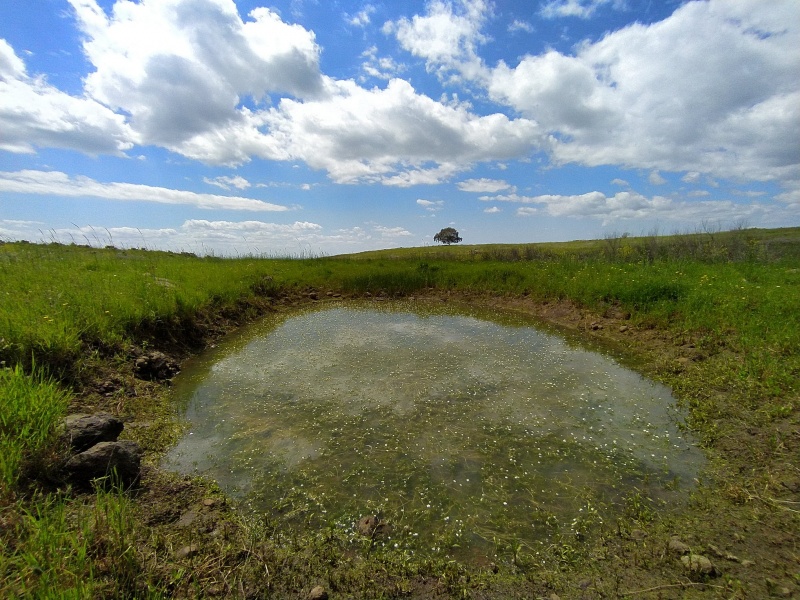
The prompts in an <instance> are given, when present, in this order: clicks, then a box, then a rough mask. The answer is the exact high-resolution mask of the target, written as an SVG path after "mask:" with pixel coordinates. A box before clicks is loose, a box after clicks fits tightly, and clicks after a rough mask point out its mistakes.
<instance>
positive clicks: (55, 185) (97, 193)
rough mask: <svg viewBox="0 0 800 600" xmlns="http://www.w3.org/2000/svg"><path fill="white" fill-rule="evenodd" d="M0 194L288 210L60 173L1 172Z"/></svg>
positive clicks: (256, 202) (246, 200) (245, 200)
mask: <svg viewBox="0 0 800 600" xmlns="http://www.w3.org/2000/svg"><path fill="white" fill-rule="evenodd" d="M0 192H8V193H16V194H36V195H41V196H62V197H70V198H80V197H86V196H90V197H94V198H103V199H104V200H118V201H125V202H157V203H159V204H180V205H188V206H194V207H196V208H203V209H217V210H247V211H256V212H270V211H286V210H289V208H288V207H286V206H281V205H279V204H271V203H269V202H263V201H261V200H255V199H252V198H242V197H239V196H217V195H215V194H198V193H196V192H190V191H187V190H174V189H169V188H163V187H154V186H149V185H140V184H134V183H100V182H98V181H95V180H94V179H90V178H88V177H70V176H69V175H67V174H66V173H61V172H60V171H32V170H25V171H16V172H7V171H0Z"/></svg>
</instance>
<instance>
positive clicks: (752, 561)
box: [742, 559, 756, 567]
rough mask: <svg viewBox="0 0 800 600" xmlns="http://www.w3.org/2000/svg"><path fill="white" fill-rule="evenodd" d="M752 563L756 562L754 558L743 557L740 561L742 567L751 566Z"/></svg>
mask: <svg viewBox="0 0 800 600" xmlns="http://www.w3.org/2000/svg"><path fill="white" fill-rule="evenodd" d="M754 564H756V563H755V561H754V560H747V559H745V560H743V561H742V566H743V567H752V566H753V565H754Z"/></svg>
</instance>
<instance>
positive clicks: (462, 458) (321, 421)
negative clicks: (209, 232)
mask: <svg viewBox="0 0 800 600" xmlns="http://www.w3.org/2000/svg"><path fill="white" fill-rule="evenodd" d="M175 391H176V395H177V398H178V399H179V402H182V403H183V404H182V406H183V407H184V408H185V414H186V418H187V420H188V421H189V424H190V430H189V433H188V434H187V435H186V436H185V437H184V438H183V440H182V441H181V442H180V443H179V444H178V445H177V447H176V448H175V449H174V450H173V451H172V452H171V453H170V454H169V455H168V456H167V458H166V461H165V462H166V466H167V467H168V468H171V469H174V470H178V471H181V472H184V473H192V474H202V475H205V476H208V477H212V478H214V479H215V480H217V481H218V482H219V483H220V485H221V486H222V487H223V488H224V489H226V490H227V491H228V492H229V493H230V494H231V495H233V496H234V497H237V498H239V499H241V501H242V503H243V504H244V505H246V506H247V507H249V508H250V509H251V510H253V511H256V512H257V513H260V514H264V515H265V517H266V518H268V519H269V520H271V521H273V522H277V523H280V524H281V526H286V527H291V528H299V529H303V528H325V527H333V528H343V529H346V530H349V531H352V529H353V523H354V522H355V521H357V520H358V518H359V517H360V516H362V515H364V514H377V515H380V516H381V518H383V519H385V520H386V521H387V522H389V523H390V524H391V526H392V528H391V531H390V532H389V533H388V535H386V536H384V537H382V538H381V540H380V541H379V543H382V544H391V545H393V546H396V547H398V548H407V549H408V550H409V551H414V552H433V553H438V552H446V553H451V554H458V555H459V556H460V557H461V558H468V557H470V556H473V555H475V554H476V553H477V554H481V553H483V554H486V553H491V552H492V549H493V548H495V547H496V546H497V545H498V544H502V545H504V546H505V547H508V545H509V544H511V545H516V546H517V547H519V546H520V545H524V546H525V547H527V548H528V549H529V550H530V551H533V552H534V554H535V548H537V547H540V546H542V545H543V544H547V543H548V540H551V539H554V537H555V536H564V535H568V534H570V533H571V534H574V535H575V536H576V537H577V538H578V539H580V538H581V537H583V536H584V535H585V534H586V533H587V532H588V531H589V530H591V529H592V528H593V527H595V526H597V525H599V524H601V523H603V521H604V520H605V519H609V518H613V515H614V514H615V511H616V512H621V511H622V510H624V507H625V502H626V498H629V497H630V496H631V495H632V494H644V496H645V497H650V498H660V499H663V500H668V499H672V498H675V497H677V495H678V494H680V493H681V492H680V488H681V484H690V483H691V482H692V481H693V479H694V477H695V475H696V474H697V471H698V469H699V468H700V467H701V466H702V463H703V456H702V454H701V452H700V451H699V450H697V449H696V448H695V447H693V446H692V445H691V443H690V442H689V441H687V440H686V439H685V438H684V436H683V434H682V433H681V432H680V429H679V427H678V419H677V418H676V417H677V415H676V414H675V412H674V399H673V398H672V397H671V395H670V392H669V390H668V389H667V388H666V387H664V386H662V385H660V384H656V383H654V382H652V381H649V380H647V379H645V378H643V377H641V376H640V375H638V374H637V373H635V372H633V371H631V370H629V369H626V368H625V367H623V366H621V365H620V364H618V363H617V362H615V361H614V360H612V359H611V358H609V357H607V356H604V355H602V354H599V353H597V352H591V351H588V350H585V349H583V348H580V347H575V346H573V345H571V344H570V343H568V342H567V341H566V340H564V339H562V338H560V337H558V336H554V335H551V334H548V333H544V332H542V331H540V330H537V329H536V328H534V327H533V326H532V324H531V323H530V322H529V321H525V320H524V319H522V318H520V317H516V316H511V315H496V314H495V315H491V316H487V315H484V314H474V313H464V312H458V311H457V310H453V309H450V308H438V307H437V308H436V309H433V308H431V307H427V308H426V307H424V306H423V307H420V306H418V305H415V304H412V303H370V304H361V305H358V304H341V305H338V306H335V307H333V308H331V307H330V306H328V307H327V308H322V309H316V310H308V311H305V312H300V313H297V314H295V315H292V316H289V317H285V316H284V317H273V318H269V319H267V320H265V321H264V322H262V323H261V324H259V325H258V326H256V327H254V328H251V329H249V330H247V331H246V332H243V333H241V334H240V335H238V336H236V337H235V338H232V339H231V340H230V341H229V342H228V343H227V344H225V345H223V346H220V347H219V348H217V349H215V350H214V351H212V352H210V353H209V354H208V355H207V356H205V357H202V358H200V359H199V360H197V361H196V362H195V363H194V364H193V365H191V366H190V367H189V368H188V369H187V370H186V371H184V373H182V374H181V375H180V376H179V378H178V379H177V380H176V386H175ZM615 507H616V508H615Z"/></svg>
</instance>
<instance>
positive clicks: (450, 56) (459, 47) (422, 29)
mask: <svg viewBox="0 0 800 600" xmlns="http://www.w3.org/2000/svg"><path fill="white" fill-rule="evenodd" d="M490 13H491V4H490V3H489V2H488V0H454V1H450V0H429V2H428V3H427V5H426V14H425V15H414V16H413V17H412V18H411V19H408V18H405V17H403V18H401V19H399V20H398V21H395V22H389V23H386V24H385V25H384V27H383V30H384V33H387V34H394V35H395V36H396V37H397V41H398V42H400V45H401V46H402V47H403V48H404V49H405V50H407V51H408V52H410V53H411V54H413V55H414V56H417V57H419V58H423V59H425V61H426V65H427V68H428V70H429V71H432V72H436V73H437V74H438V75H439V77H441V78H442V79H448V78H449V79H452V78H453V77H455V75H454V72H458V73H461V74H463V75H465V76H466V77H467V78H468V79H475V78H476V77H477V76H478V75H479V74H480V73H481V72H482V71H483V69H484V66H483V62H482V61H481V59H480V58H479V56H478V47H479V46H481V45H482V44H485V43H486V42H488V41H489V38H488V37H487V36H486V35H484V34H483V33H482V32H481V28H482V27H483V24H484V23H485V21H486V20H487V18H488V17H489V15H490Z"/></svg>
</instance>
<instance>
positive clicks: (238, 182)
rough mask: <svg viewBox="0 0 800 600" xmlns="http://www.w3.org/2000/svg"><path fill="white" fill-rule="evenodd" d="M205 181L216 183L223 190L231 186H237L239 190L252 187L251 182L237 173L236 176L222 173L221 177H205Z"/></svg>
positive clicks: (210, 183)
mask: <svg viewBox="0 0 800 600" xmlns="http://www.w3.org/2000/svg"><path fill="white" fill-rule="evenodd" d="M203 181H204V182H205V183H207V184H209V185H215V186H217V187H219V188H222V189H223V190H229V189H231V188H236V189H237V190H246V189H247V188H249V187H250V182H249V181H247V179H245V178H244V177H241V176H240V175H236V176H234V177H229V176H226V175H222V176H220V177H214V179H209V178H208V177H203Z"/></svg>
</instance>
